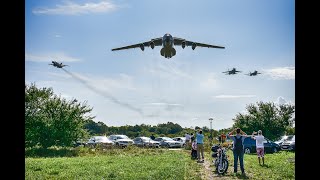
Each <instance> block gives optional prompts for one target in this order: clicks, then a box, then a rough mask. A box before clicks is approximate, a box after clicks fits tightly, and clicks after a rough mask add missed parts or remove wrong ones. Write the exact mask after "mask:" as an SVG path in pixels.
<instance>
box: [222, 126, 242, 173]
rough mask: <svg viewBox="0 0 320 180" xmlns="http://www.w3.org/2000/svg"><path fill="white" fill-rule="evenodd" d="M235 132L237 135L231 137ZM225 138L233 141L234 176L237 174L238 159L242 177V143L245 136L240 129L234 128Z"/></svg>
mask: <svg viewBox="0 0 320 180" xmlns="http://www.w3.org/2000/svg"><path fill="white" fill-rule="evenodd" d="M235 131H236V133H237V134H236V135H232V134H233V133H234V132H235ZM227 136H228V137H229V138H230V139H232V141H233V157H234V163H233V166H234V169H233V172H234V173H235V174H236V173H237V168H238V159H239V161H240V169H241V172H242V175H245V172H244V164H243V155H244V150H243V141H244V139H245V138H246V137H247V134H246V133H245V132H243V131H242V130H241V129H240V128H236V129H234V130H232V131H231V132H230V133H229V134H228V135H227Z"/></svg>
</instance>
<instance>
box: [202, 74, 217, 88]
mask: <svg viewBox="0 0 320 180" xmlns="http://www.w3.org/2000/svg"><path fill="white" fill-rule="evenodd" d="M203 79H204V80H201V82H200V86H201V89H208V90H211V89H213V88H216V87H217V85H218V81H217V78H216V77H215V75H214V74H213V73H211V74H209V75H208V77H205V78H203Z"/></svg>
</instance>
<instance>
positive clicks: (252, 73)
mask: <svg viewBox="0 0 320 180" xmlns="http://www.w3.org/2000/svg"><path fill="white" fill-rule="evenodd" d="M258 74H261V73H259V72H258V71H256V70H255V71H253V72H249V74H246V75H248V76H256V75H258Z"/></svg>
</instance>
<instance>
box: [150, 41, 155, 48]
mask: <svg viewBox="0 0 320 180" xmlns="http://www.w3.org/2000/svg"><path fill="white" fill-rule="evenodd" d="M150 47H151V49H153V48H154V42H153V41H151V42H150Z"/></svg>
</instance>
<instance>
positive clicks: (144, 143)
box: [133, 137, 160, 148]
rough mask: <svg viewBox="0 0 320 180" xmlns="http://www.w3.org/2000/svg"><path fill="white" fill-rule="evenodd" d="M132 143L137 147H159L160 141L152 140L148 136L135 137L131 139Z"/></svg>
mask: <svg viewBox="0 0 320 180" xmlns="http://www.w3.org/2000/svg"><path fill="white" fill-rule="evenodd" d="M133 145H136V146H139V147H156V148H159V147H160V143H159V142H158V141H154V140H152V139H151V138H149V137H136V138H134V139H133Z"/></svg>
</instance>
